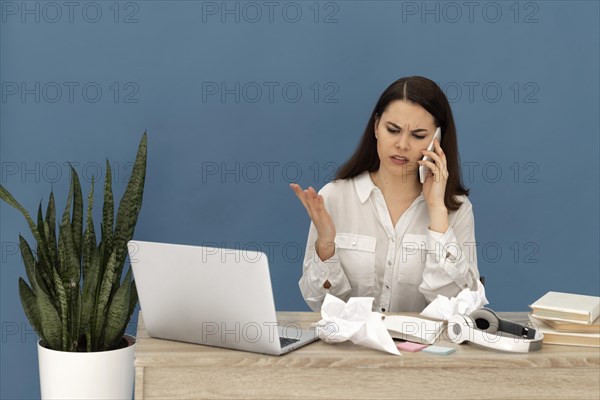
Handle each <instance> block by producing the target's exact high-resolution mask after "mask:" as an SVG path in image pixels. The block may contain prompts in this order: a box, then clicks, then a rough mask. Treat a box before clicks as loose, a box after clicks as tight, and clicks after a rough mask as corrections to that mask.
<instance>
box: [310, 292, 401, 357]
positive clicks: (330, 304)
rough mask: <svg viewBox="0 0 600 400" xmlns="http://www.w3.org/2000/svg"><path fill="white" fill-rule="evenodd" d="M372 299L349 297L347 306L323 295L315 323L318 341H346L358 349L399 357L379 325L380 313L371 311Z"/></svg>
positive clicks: (386, 333)
mask: <svg viewBox="0 0 600 400" xmlns="http://www.w3.org/2000/svg"><path fill="white" fill-rule="evenodd" d="M373 300H374V299H373V298H372V297H351V298H350V299H349V300H348V303H345V302H344V301H343V300H340V299H338V298H337V297H335V296H332V295H330V294H329V293H327V295H325V300H324V301H323V305H322V306H321V317H322V318H323V319H321V321H319V322H318V323H317V331H318V333H319V338H321V340H323V341H324V342H327V343H340V342H345V341H346V340H350V341H351V342H352V343H355V344H358V345H360V346H365V347H369V348H372V349H375V350H381V351H386V352H388V353H392V354H396V355H401V354H400V352H399V351H398V348H397V347H396V344H395V343H394V340H393V339H392V337H391V336H390V334H389V333H388V331H387V329H386V328H385V326H384V325H383V321H382V317H383V314H380V313H377V312H374V311H372V306H373Z"/></svg>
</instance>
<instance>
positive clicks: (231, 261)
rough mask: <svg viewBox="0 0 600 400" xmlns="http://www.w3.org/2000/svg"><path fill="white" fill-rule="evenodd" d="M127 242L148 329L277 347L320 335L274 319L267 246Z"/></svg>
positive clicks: (250, 347)
mask: <svg viewBox="0 0 600 400" xmlns="http://www.w3.org/2000/svg"><path fill="white" fill-rule="evenodd" d="M128 250H129V259H130V261H131V266H132V269H133V275H134V278H135V283H136V287H137V291H138V295H139V300H140V307H141V309H142V312H143V313H144V323H145V325H146V331H147V332H148V334H149V335H150V336H151V337H154V338H160V339H169V340H177V341H182V342H189V343H197V344H202V345H207V346H218V347H225V348H229V349H236V350H244V351H251V352H255V353H265V354H273V355H280V354H284V353H287V352H289V351H291V350H294V349H296V348H298V347H300V346H303V345H305V344H308V343H310V342H313V341H315V340H318V338H319V337H318V335H317V333H316V332H315V330H314V329H313V330H306V329H301V328H300V324H299V323H297V322H294V321H287V322H285V323H279V322H278V321H277V316H276V313H275V303H274V300H273V291H272V288H271V278H270V275H269V263H268V260H267V255H266V254H265V253H262V252H258V251H251V250H238V249H224V248H214V247H204V246H184V245H176V244H167V243H153V242H143V241H137V240H136V241H130V242H129V243H128Z"/></svg>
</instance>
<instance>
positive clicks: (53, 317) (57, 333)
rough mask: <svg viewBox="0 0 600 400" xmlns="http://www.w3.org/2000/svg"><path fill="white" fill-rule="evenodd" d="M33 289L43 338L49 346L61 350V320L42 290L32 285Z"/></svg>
mask: <svg viewBox="0 0 600 400" xmlns="http://www.w3.org/2000/svg"><path fill="white" fill-rule="evenodd" d="M33 291H34V293H35V298H36V300H37V305H38V310H39V316H40V321H41V327H42V328H41V329H42V331H43V336H42V337H43V338H44V340H45V341H46V344H47V345H48V347H49V348H51V349H53V350H59V351H60V350H63V342H62V340H63V335H62V333H63V332H62V322H61V319H60V316H59V315H58V311H57V310H56V308H54V305H53V304H52V302H51V301H50V298H49V297H48V295H47V294H46V293H44V291H42V290H38V288H37V287H36V286H35V285H34V288H33Z"/></svg>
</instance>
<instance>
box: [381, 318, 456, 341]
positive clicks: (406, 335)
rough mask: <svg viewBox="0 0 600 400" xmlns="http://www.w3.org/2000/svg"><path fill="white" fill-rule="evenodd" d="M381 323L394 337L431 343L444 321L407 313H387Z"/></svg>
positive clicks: (443, 325)
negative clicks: (412, 315)
mask: <svg viewBox="0 0 600 400" xmlns="http://www.w3.org/2000/svg"><path fill="white" fill-rule="evenodd" d="M383 325H384V326H385V328H386V329H387V330H388V332H389V334H390V336H392V338H394V339H402V340H408V341H410V342H416V343H423V344H432V343H434V342H435V341H436V339H437V338H438V336H440V334H441V333H442V331H443V330H444V327H445V322H444V321H433V320H429V319H424V318H418V317H411V316H407V315H388V316H386V317H385V319H384V320H383Z"/></svg>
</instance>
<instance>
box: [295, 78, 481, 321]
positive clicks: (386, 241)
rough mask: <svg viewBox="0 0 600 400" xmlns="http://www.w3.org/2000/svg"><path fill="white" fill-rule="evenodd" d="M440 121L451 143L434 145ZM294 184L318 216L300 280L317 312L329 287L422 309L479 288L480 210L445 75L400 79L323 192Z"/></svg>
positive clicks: (395, 307) (395, 306)
mask: <svg viewBox="0 0 600 400" xmlns="http://www.w3.org/2000/svg"><path fill="white" fill-rule="evenodd" d="M437 127H440V128H441V133H442V139H441V142H440V141H438V140H435V141H434V148H433V151H427V147H428V145H429V144H430V143H431V142H432V139H433V135H434V132H435V130H436V128H437ZM423 156H428V157H429V158H430V159H431V160H432V161H424V160H422V158H423ZM421 165H423V166H425V167H427V169H428V175H427V176H426V180H425V183H424V184H421V182H420V179H419V172H418V170H419V166H421ZM290 186H291V187H292V189H293V190H294V192H295V193H296V195H297V196H298V198H299V199H300V201H301V202H302V204H303V205H304V207H305V208H306V210H307V212H308V215H309V217H310V219H311V225H310V229H309V233H308V243H307V246H306V254H305V258H304V265H303V275H302V278H301V279H300V282H299V285H300V290H301V291H302V295H303V296H304V299H305V300H306V302H307V303H308V305H309V306H310V308H311V309H312V310H314V311H319V310H320V308H321V304H322V303H323V300H324V298H325V295H326V293H330V294H332V295H335V296H337V297H339V298H341V299H343V300H347V299H348V298H349V297H351V296H361V297H362V296H368V297H374V298H375V301H374V303H373V307H374V309H375V310H378V311H382V312H385V311H391V312H400V311H416V312H420V311H422V310H423V309H424V308H425V307H426V306H427V304H428V303H429V302H431V301H432V300H433V299H435V298H436V296H437V295H438V294H441V295H444V296H447V297H452V296H456V295H457V294H458V293H459V292H460V291H461V290H463V289H465V288H470V289H471V290H476V288H477V281H478V280H479V271H478V270H477V258H476V254H475V230H474V219H473V209H472V206H471V203H470V202H469V200H468V199H467V197H466V196H467V195H468V190H467V189H465V188H464V187H463V186H462V183H461V178H460V167H459V157H458V146H457V141H456V128H455V126H454V118H453V117H452V111H451V109H450V105H449V103H448V100H447V98H446V96H445V95H444V93H443V92H442V91H441V90H440V88H439V87H438V86H437V85H436V84H435V82H433V81H431V80H429V79H427V78H424V77H419V76H413V77H407V78H402V79H399V80H397V81H396V82H394V83H392V84H391V85H390V86H389V87H388V88H387V89H386V90H385V91H384V92H383V94H382V95H381V97H380V98H379V100H378V101H377V104H376V105H375V109H374V110H373V113H372V114H371V117H370V118H369V122H368V124H367V127H366V129H365V132H364V134H363V136H362V140H361V142H360V145H359V146H358V148H357V149H356V151H355V153H354V155H353V156H352V157H351V158H350V159H349V160H348V161H347V162H346V163H345V164H344V165H342V166H341V168H340V169H339V171H338V173H337V176H336V180H335V181H333V182H330V183H328V184H327V185H325V186H324V187H323V188H322V189H321V190H320V192H319V194H317V193H316V192H315V190H314V189H313V188H312V187H309V188H308V189H306V190H303V189H302V188H301V187H300V186H299V185H297V184H291V185H290Z"/></svg>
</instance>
